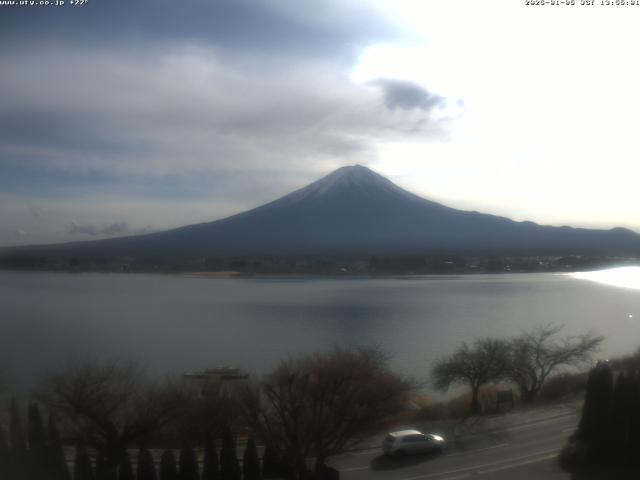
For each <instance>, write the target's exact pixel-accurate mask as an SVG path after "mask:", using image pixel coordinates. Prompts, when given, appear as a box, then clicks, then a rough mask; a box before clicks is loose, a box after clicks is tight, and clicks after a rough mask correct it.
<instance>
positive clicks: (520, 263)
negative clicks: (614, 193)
mask: <svg viewBox="0 0 640 480" xmlns="http://www.w3.org/2000/svg"><path fill="white" fill-rule="evenodd" d="M639 262H640V257H631V256H628V257H622V256H620V257H618V256H596V255H565V256H558V255H556V256H456V255H417V254H416V255H389V256H383V255H377V256H366V257H365V256H361V257H358V256H309V257H255V258H239V257H238V258H195V259H191V260H175V259H173V260H172V259H164V258H151V257H148V258H144V257H141V258H134V257H125V258H90V257H89V258H85V257H44V256H33V255H14V256H8V257H5V258H3V259H0V268H3V269H6V270H32V271H57V272H111V273H194V274H199V275H207V274H210V275H218V276H254V275H255V276H260V275H290V274H300V275H331V276H335V275H430V274H433V275H438V274H444V275H448V274H471V273H533V272H573V271H588V270H597V269H601V268H607V267H613V266H622V265H631V264H638V263H639Z"/></svg>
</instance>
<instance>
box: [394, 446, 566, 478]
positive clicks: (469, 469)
mask: <svg viewBox="0 0 640 480" xmlns="http://www.w3.org/2000/svg"><path fill="white" fill-rule="evenodd" d="M549 454H551V455H550V456H555V455H557V454H558V449H557V448H554V449H552V450H544V451H542V452H536V453H531V454H529V455H523V456H521V457H516V458H511V459H509V460H502V461H498V462H490V463H484V464H480V465H473V466H470V467H464V468H458V469H456V470H448V471H445V472H434V473H427V474H423V475H416V476H415V477H405V478H402V479H401V480H419V479H422V478H433V477H441V476H444V475H449V474H452V473H461V472H469V473H473V472H474V471H477V470H480V469H483V468H485V467H494V466H500V465H504V464H505V462H513V461H517V460H525V459H529V461H531V459H532V457H536V456H539V455H549ZM516 465H518V464H516ZM509 468H512V467H509Z"/></svg>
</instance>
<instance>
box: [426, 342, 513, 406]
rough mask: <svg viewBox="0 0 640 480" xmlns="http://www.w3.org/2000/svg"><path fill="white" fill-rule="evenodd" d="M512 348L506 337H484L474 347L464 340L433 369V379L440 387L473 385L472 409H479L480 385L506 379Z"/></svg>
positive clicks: (435, 384)
mask: <svg viewBox="0 0 640 480" xmlns="http://www.w3.org/2000/svg"><path fill="white" fill-rule="evenodd" d="M508 353H509V348H508V344H507V342H505V341H504V340H499V339H493V338H483V339H478V340H476V341H475V342H474V344H473V347H470V346H469V345H467V344H466V343H463V344H462V345H461V346H460V347H459V348H458V349H457V350H456V351H455V352H454V353H453V354H452V355H450V356H449V357H445V358H442V359H440V360H438V361H437V362H436V363H435V365H434V366H433V368H432V369H431V379H432V382H433V384H434V386H435V387H436V388H437V389H439V390H447V389H449V387H451V386H452V385H455V384H465V385H468V386H469V387H471V411H472V413H478V412H480V402H479V393H480V387H482V386H483V385H485V384H487V383H489V382H495V381H499V380H501V379H503V378H504V377H505V375H506V373H507V362H508V358H509V355H508Z"/></svg>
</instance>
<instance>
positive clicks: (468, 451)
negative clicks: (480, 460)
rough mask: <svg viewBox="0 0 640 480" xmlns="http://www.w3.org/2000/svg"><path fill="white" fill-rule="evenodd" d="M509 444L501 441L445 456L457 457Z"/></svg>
mask: <svg viewBox="0 0 640 480" xmlns="http://www.w3.org/2000/svg"><path fill="white" fill-rule="evenodd" d="M508 445H509V444H508V443H499V444H498V445H492V446H490V447H484V448H476V449H474V450H463V451H460V452H453V453H447V454H446V455H444V456H445V457H457V456H459V455H471V454H473V453H476V452H484V451H485V450H491V449H494V448H500V447H506V446H508Z"/></svg>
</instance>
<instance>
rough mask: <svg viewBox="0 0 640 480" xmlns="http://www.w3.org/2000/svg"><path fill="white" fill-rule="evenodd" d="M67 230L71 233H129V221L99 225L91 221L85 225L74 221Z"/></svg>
mask: <svg viewBox="0 0 640 480" xmlns="http://www.w3.org/2000/svg"><path fill="white" fill-rule="evenodd" d="M67 232H68V233H69V234H70V235H91V236H100V235H106V236H113V235H121V234H124V233H128V232H129V226H128V225H127V222H116V223H112V224H111V225H106V226H103V227H97V226H95V225H93V224H90V223H89V224H84V225H83V224H79V223H77V222H75V221H72V222H71V224H70V225H69V227H68V229H67Z"/></svg>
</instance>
